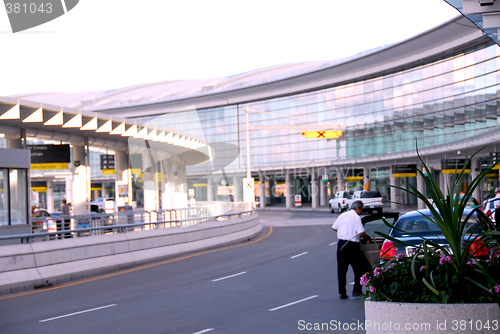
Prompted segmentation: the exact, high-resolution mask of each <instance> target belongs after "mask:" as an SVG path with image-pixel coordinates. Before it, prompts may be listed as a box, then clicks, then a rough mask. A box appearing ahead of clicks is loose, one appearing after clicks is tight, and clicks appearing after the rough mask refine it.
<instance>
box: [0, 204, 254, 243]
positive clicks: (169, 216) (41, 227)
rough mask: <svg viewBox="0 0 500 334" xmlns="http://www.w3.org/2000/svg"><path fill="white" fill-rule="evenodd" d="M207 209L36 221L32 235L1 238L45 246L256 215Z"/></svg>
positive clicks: (35, 218) (126, 213) (46, 218)
mask: <svg viewBox="0 0 500 334" xmlns="http://www.w3.org/2000/svg"><path fill="white" fill-rule="evenodd" d="M210 211H211V210H210V209H209V208H206V207H191V208H185V209H172V210H159V211H125V212H116V213H112V214H105V213H103V214H92V215H79V216H51V217H33V218H31V223H32V226H33V233H31V234H18V235H9V236H0V241H1V240H7V239H20V242H21V243H32V242H42V241H50V240H59V239H69V238H78V237H85V236H90V235H103V234H114V233H123V232H132V231H141V230H154V229H159V228H172V227H186V226H190V225H195V224H200V223H204V222H208V221H211V220H215V221H219V220H227V219H231V218H233V217H235V216H236V217H243V216H247V215H252V214H254V213H255V212H256V211H255V210H254V209H253V210H249V211H240V212H230V213H224V214H216V215H210V213H211V212H210Z"/></svg>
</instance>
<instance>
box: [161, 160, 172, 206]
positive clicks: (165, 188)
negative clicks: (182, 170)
mask: <svg viewBox="0 0 500 334" xmlns="http://www.w3.org/2000/svg"><path fill="white" fill-rule="evenodd" d="M162 169H163V173H164V174H165V175H164V176H163V184H162V197H161V208H162V209H163V210H168V209H172V208H173V203H172V201H173V192H174V183H173V177H174V172H173V161H172V158H169V159H164V160H162Z"/></svg>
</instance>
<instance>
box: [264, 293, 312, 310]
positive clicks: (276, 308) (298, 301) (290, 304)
mask: <svg viewBox="0 0 500 334" xmlns="http://www.w3.org/2000/svg"><path fill="white" fill-rule="evenodd" d="M316 297H318V295H314V296H311V297H307V298H304V299H301V300H297V301H296V302H292V303H289V304H286V305H283V306H278V307H275V308H272V309H270V310H269V311H276V310H279V309H282V308H285V307H288V306H292V305H295V304H298V303H302V302H305V301H306V300H309V299H313V298H316Z"/></svg>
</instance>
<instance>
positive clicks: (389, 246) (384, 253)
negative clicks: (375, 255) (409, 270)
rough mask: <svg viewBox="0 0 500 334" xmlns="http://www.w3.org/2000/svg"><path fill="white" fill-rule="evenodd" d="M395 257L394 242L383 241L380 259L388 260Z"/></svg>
mask: <svg viewBox="0 0 500 334" xmlns="http://www.w3.org/2000/svg"><path fill="white" fill-rule="evenodd" d="M395 257H396V249H395V248H394V243H393V242H392V241H390V240H386V241H384V243H383V244H382V248H381V249H380V258H381V259H382V260H390V259H393V258H395Z"/></svg>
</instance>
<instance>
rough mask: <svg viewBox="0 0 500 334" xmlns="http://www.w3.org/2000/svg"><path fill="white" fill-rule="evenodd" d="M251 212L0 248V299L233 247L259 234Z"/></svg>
mask: <svg viewBox="0 0 500 334" xmlns="http://www.w3.org/2000/svg"><path fill="white" fill-rule="evenodd" d="M262 230H263V227H262V225H261V224H260V221H259V216H258V214H257V213H255V214H253V215H249V216H245V217H240V218H234V219H228V220H223V221H212V222H208V223H203V224H197V225H191V226H186V227H182V228H161V229H154V230H143V231H135V232H126V233H115V234H108V235H96V236H89V237H83V238H76V239H63V240H57V241H50V242H38V243H33V244H25V245H13V246H0V295H5V294H10V293H16V292H20V291H25V290H32V289H34V288H36V287H40V286H50V285H57V284H61V283H64V282H68V281H72V280H77V279H82V278H86V277H91V276H96V275H102V274H106V273H110V272H115V271H118V270H123V269H127V268H131V267H134V266H138V265H143V264H146V263H151V262H155V261H161V260H164V259H167V258H169V257H174V256H178V255H181V254H185V253H190V252H195V251H200V250H203V249H208V248H212V247H216V246H222V245H226V244H231V243H236V242H239V241H243V240H248V239H250V238H253V237H255V236H257V235H259V234H260V233H262Z"/></svg>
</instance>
